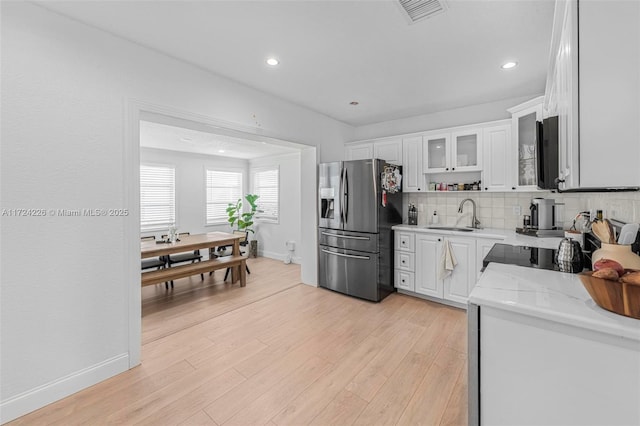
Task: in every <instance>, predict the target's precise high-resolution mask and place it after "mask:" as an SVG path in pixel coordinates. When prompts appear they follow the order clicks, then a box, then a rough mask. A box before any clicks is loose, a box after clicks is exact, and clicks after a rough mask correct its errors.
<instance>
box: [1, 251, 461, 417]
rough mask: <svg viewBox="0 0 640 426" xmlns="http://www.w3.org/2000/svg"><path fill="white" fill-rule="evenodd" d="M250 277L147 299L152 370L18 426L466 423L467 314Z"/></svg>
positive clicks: (288, 279)
mask: <svg viewBox="0 0 640 426" xmlns="http://www.w3.org/2000/svg"><path fill="white" fill-rule="evenodd" d="M249 267H250V268H251V272H252V273H251V275H249V276H248V282H247V286H246V287H244V288H241V287H239V283H238V284H234V285H231V284H228V283H222V277H223V276H224V271H218V272H216V274H215V275H214V276H213V277H205V278H206V279H205V282H204V283H203V282H202V281H201V280H200V278H199V277H192V278H186V279H182V280H178V281H176V282H175V289H174V290H169V291H166V290H165V289H164V286H163V285H158V286H152V287H148V288H145V289H143V308H142V311H143V346H142V365H141V366H139V367H136V368H134V369H132V370H129V371H127V372H125V373H123V374H120V375H118V376H116V377H113V378H111V379H109V380H106V381H104V382H102V383H99V384H97V385H95V386H92V387H91V388H89V389H86V390H84V391H82V392H79V393H77V394H74V395H72V396H70V397H68V398H66V399H64V400H62V401H59V402H56V403H54V404H51V405H49V406H47V407H44V408H42V409H40V410H38V411H35V412H33V413H31V414H29V415H27V416H24V417H22V418H20V419H17V420H16V421H14V422H13V423H12V424H16V425H22V424H24V425H33V424H58V425H81V424H82V425H87V424H91V425H98V424H127V425H128V424H146V425H177V424H184V425H255V424H268V425H306V424H313V425H352V424H356V425H378V424H379V425H394V424H398V425H417V424H422V425H439V424H441V425H466V424H467V417H466V413H467V396H466V387H467V377H466V317H465V313H464V311H461V310H458V309H454V308H449V307H446V306H443V305H439V304H436V303H431V302H427V301H423V300H418V299H414V298H411V297H407V296H403V295H400V294H392V295H391V296H389V297H387V298H386V299H385V300H384V301H382V302H381V303H378V304H374V303H369V302H365V301H361V300H358V299H354V298H351V297H347V296H344V295H340V294H336V293H333V292H330V291H327V290H323V289H317V288H313V287H310V286H306V285H303V284H299V276H300V269H299V267H298V266H297V265H284V264H283V263H281V262H277V261H273V260H269V259H265V258H259V259H250V261H249Z"/></svg>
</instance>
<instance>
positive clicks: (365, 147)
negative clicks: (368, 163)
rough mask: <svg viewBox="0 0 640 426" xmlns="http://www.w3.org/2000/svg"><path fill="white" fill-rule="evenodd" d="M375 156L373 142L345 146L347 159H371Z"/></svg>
mask: <svg viewBox="0 0 640 426" xmlns="http://www.w3.org/2000/svg"><path fill="white" fill-rule="evenodd" d="M372 158H373V143H362V144H356V145H347V146H346V147H345V159H346V160H370V159H372Z"/></svg>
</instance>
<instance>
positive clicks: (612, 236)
mask: <svg viewBox="0 0 640 426" xmlns="http://www.w3.org/2000/svg"><path fill="white" fill-rule="evenodd" d="M603 222H604V223H605V224H606V225H607V228H608V229H609V241H608V243H609V244H616V231H614V230H613V226H612V225H611V222H609V221H608V220H607V219H605V220H603Z"/></svg>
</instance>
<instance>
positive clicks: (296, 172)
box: [249, 153, 301, 263]
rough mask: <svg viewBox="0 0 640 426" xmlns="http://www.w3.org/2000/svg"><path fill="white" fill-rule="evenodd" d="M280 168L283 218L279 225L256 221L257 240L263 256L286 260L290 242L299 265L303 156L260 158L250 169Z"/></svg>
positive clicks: (295, 260) (281, 214)
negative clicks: (286, 244) (301, 157)
mask: <svg viewBox="0 0 640 426" xmlns="http://www.w3.org/2000/svg"><path fill="white" fill-rule="evenodd" d="M264 167H277V168H278V170H279V178H280V194H279V195H280V218H279V221H278V223H270V222H266V221H259V222H257V228H256V229H257V232H256V236H255V237H256V239H257V240H258V251H259V254H260V256H265V257H270V258H272V259H278V260H284V258H285V256H286V255H287V253H288V251H287V249H286V247H285V243H286V242H287V241H294V242H295V243H296V246H298V247H297V249H296V251H295V252H294V255H293V256H294V259H293V260H294V262H295V263H300V255H299V252H300V247H299V244H300V182H301V179H300V153H293V154H287V155H279V156H273V157H265V158H259V159H255V160H250V161H249V170H251V169H254V168H264Z"/></svg>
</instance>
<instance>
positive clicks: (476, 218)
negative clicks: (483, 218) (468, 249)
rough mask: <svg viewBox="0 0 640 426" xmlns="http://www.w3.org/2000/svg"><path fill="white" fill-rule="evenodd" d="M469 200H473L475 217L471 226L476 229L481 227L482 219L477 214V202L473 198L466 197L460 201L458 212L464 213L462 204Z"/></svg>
mask: <svg viewBox="0 0 640 426" xmlns="http://www.w3.org/2000/svg"><path fill="white" fill-rule="evenodd" d="M467 201H471V205H472V206H473V217H472V218H471V227H472V228H475V229H480V221H479V220H478V217H477V216H476V202H475V201H473V200H472V199H471V198H465V199H464V200H462V202H461V203H460V207H458V213H462V206H464V203H466V202H467Z"/></svg>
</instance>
